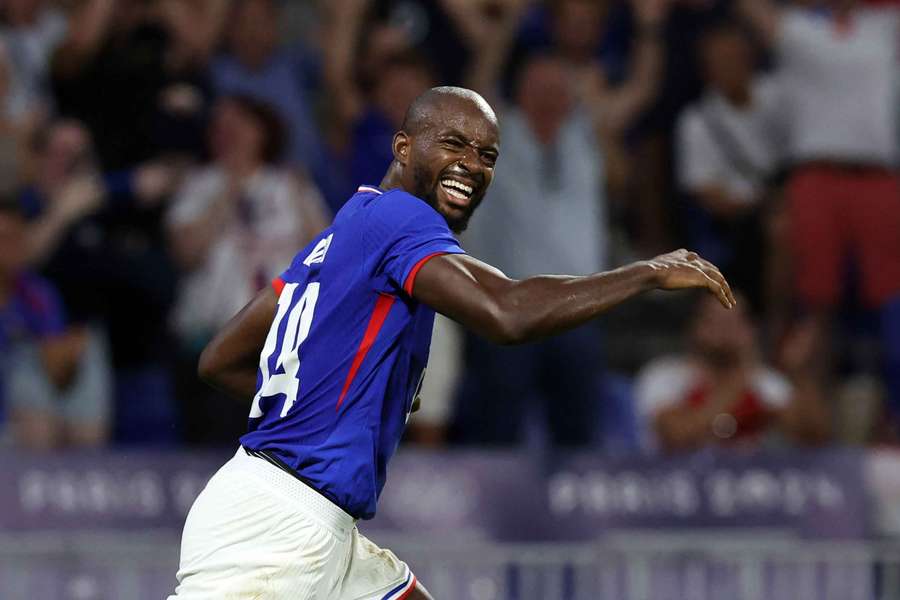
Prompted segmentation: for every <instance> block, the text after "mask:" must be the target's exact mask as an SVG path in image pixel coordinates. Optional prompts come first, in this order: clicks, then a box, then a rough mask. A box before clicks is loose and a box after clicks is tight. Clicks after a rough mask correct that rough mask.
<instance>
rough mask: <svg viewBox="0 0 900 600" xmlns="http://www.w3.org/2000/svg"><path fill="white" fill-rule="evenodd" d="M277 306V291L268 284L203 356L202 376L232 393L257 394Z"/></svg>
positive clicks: (243, 396) (237, 395) (246, 397)
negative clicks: (267, 337)
mask: <svg viewBox="0 0 900 600" xmlns="http://www.w3.org/2000/svg"><path fill="white" fill-rule="evenodd" d="M277 305H278V297H277V296H276V295H275V290H273V289H272V288H271V287H269V286H266V287H265V288H264V289H262V290H261V291H260V292H259V293H258V294H257V295H256V297H254V298H253V300H251V301H250V303H249V304H247V306H245V307H244V308H243V309H241V312H239V313H238V314H236V315H235V316H234V317H232V319H231V320H230V321H229V322H228V323H226V324H225V327H223V328H222V330H221V331H219V333H218V334H216V337H214V338H213V340H212V341H211V342H210V343H209V344H208V345H207V346H206V348H205V349H204V350H203V354H201V355H200V364H199V366H198V368H197V373H198V374H199V375H200V378H201V379H203V380H204V381H205V382H206V383H208V384H210V385H211V386H213V387H215V388H217V389H220V390H222V391H223V392H225V393H227V394H228V395H230V396H234V397H235V398H237V399H239V400H248V401H249V400H250V399H251V398H252V397H253V394H254V393H256V372H257V369H258V367H259V355H260V353H261V352H262V349H263V345H264V344H265V342H266V336H267V335H268V333H269V328H270V327H271V326H272V320H273V319H274V318H275V308H276V306H277Z"/></svg>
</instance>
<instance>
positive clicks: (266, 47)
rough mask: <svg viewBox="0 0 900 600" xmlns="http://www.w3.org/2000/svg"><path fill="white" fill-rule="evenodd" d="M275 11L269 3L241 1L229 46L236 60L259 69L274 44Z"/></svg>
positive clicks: (267, 0)
mask: <svg viewBox="0 0 900 600" xmlns="http://www.w3.org/2000/svg"><path fill="white" fill-rule="evenodd" d="M277 31H278V11H277V8H276V6H275V5H274V3H273V2H272V1H271V0H243V2H241V3H240V4H239V5H238V6H237V8H236V9H235V13H234V20H233V21H232V24H231V31H230V32H229V40H228V41H229V45H230V49H231V51H232V52H233V53H234V54H235V56H237V58H238V60H240V61H241V62H243V63H244V64H245V65H246V66H248V67H250V68H259V67H260V66H262V65H263V64H264V63H265V62H266V60H268V58H269V57H270V56H271V55H272V53H273V52H274V51H275V47H276V45H277V37H276V33H277Z"/></svg>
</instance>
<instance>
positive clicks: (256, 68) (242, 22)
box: [211, 0, 329, 187]
mask: <svg viewBox="0 0 900 600" xmlns="http://www.w3.org/2000/svg"><path fill="white" fill-rule="evenodd" d="M281 12H282V7H281V6H280V5H279V3H278V2H277V1H276V0H238V1H237V2H235V3H234V4H233V6H232V11H231V18H230V23H229V27H228V35H227V38H226V40H227V45H226V48H227V51H226V52H224V53H223V54H221V55H220V56H219V57H217V58H216V59H215V60H214V61H213V63H212V69H211V72H212V79H213V86H214V88H215V92H216V94H217V95H220V96H221V95H229V94H244V95H247V96H251V97H253V98H256V99H257V100H260V101H263V102H266V103H268V104H270V105H272V106H273V107H275V108H276V109H277V110H278V112H279V117H280V118H281V120H282V121H283V122H284V123H286V124H287V125H288V130H289V132H290V134H289V137H288V148H287V156H286V158H287V159H288V160H289V161H290V163H291V165H292V166H295V167H299V168H302V169H304V170H308V171H309V172H310V173H312V175H313V177H314V179H315V181H316V183H317V184H319V186H320V187H323V184H324V185H325V186H328V185H329V171H328V165H327V164H326V161H325V155H324V152H323V142H324V140H323V139H322V135H321V133H320V131H319V127H318V124H317V123H316V121H315V118H314V117H315V115H314V103H315V101H316V97H315V94H316V89H315V87H314V86H315V84H316V83H317V75H318V72H317V71H318V64H317V60H316V58H317V57H315V56H314V55H313V53H312V51H311V50H310V49H309V48H307V47H306V46H305V45H302V44H299V43H297V44H292V45H291V46H287V47H283V46H281V45H280V44H279V40H278V27H279V22H280V19H281Z"/></svg>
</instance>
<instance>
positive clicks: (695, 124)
mask: <svg viewBox="0 0 900 600" xmlns="http://www.w3.org/2000/svg"><path fill="white" fill-rule="evenodd" d="M698 49H699V55H700V64H701V66H702V68H703V75H704V80H705V81H706V89H705V91H704V94H703V96H702V97H701V98H700V99H699V100H698V101H697V102H695V103H694V104H692V105H690V106H689V107H688V108H686V109H685V111H684V112H683V113H682V115H681V117H680V118H679V121H678V127H677V139H676V148H675V155H676V159H677V160H678V183H679V185H680V187H681V190H682V191H683V192H684V193H685V194H687V196H688V200H689V204H688V207H689V210H688V215H687V217H688V219H687V221H688V227H689V229H690V234H691V235H690V238H691V239H690V242H691V247H692V248H694V249H696V250H697V252H699V253H700V254H701V255H702V256H705V257H708V259H709V260H711V261H714V262H715V263H716V264H717V265H720V267H721V268H722V269H723V273H725V275H726V276H727V277H728V279H729V281H730V282H731V283H732V285H734V286H735V287H738V288H741V289H743V290H744V292H745V293H747V294H748V296H749V298H750V301H751V303H752V304H753V305H754V306H755V307H757V308H759V307H760V304H761V296H762V289H761V288H762V285H763V270H764V268H765V266H766V264H767V261H766V258H767V255H768V254H769V251H768V249H767V244H766V243H765V241H764V235H763V225H764V224H763V219H764V216H765V213H766V203H767V201H768V200H771V198H770V195H771V194H772V184H773V179H774V176H775V174H776V172H777V170H778V168H779V163H780V160H781V148H782V147H783V146H782V140H781V139H780V135H779V134H780V132H781V131H782V129H781V123H779V116H780V109H781V104H780V99H779V97H778V88H777V86H776V82H775V81H773V80H772V79H771V78H768V77H762V76H760V77H757V76H756V75H755V74H754V68H755V63H756V59H755V56H754V51H753V47H752V46H751V44H750V42H749V40H748V39H747V38H746V36H745V34H744V33H743V31H742V30H741V29H740V28H738V27H737V26H736V25H734V24H731V23H722V24H718V25H715V26H713V27H712V28H710V29H709V30H707V31H706V32H705V34H704V35H703V37H702V38H701V39H700V42H699V45H698Z"/></svg>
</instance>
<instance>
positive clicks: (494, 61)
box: [0, 0, 900, 452]
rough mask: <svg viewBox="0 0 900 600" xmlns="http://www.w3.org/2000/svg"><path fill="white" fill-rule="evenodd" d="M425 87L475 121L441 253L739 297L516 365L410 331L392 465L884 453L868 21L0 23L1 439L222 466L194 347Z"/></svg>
mask: <svg viewBox="0 0 900 600" xmlns="http://www.w3.org/2000/svg"><path fill="white" fill-rule="evenodd" d="M434 85H463V86H467V87H471V88H473V89H476V90H477V91H479V92H480V93H482V94H483V95H484V96H485V97H486V98H487V99H488V100H489V101H490V102H491V103H492V105H493V106H494V107H495V109H496V110H497V112H498V115H499V117H500V124H501V137H502V152H501V157H500V160H499V163H498V166H497V171H496V175H495V179H494V183H493V186H492V188H491V190H490V191H489V192H488V195H487V197H486V200H485V202H484V204H483V205H482V207H481V208H480V209H479V211H478V213H477V214H476V216H475V218H474V219H473V220H472V223H471V226H470V228H469V230H468V231H466V232H465V233H464V234H463V236H462V242H463V246H464V247H465V248H466V249H467V251H468V252H470V253H471V254H473V255H474V256H476V257H479V258H482V259H483V260H486V261H487V262H489V263H491V264H494V265H496V266H497V267H499V268H501V269H502V270H503V271H504V272H506V273H507V274H508V275H510V276H512V277H524V276H527V275H530V274H537V273H570V274H587V273H591V272H596V271H599V270H604V269H607V268H612V267H615V266H618V265H620V264H624V263H626V262H630V261H632V260H640V259H643V258H649V257H651V256H653V255H655V254H657V253H660V252H663V251H667V250H670V249H674V248H676V247H680V246H684V247H690V248H692V249H694V250H696V251H698V252H700V253H701V254H702V255H703V256H705V257H706V258H708V259H710V260H711V261H713V262H715V263H716V264H718V265H720V266H721V268H722V271H723V272H724V273H725V275H726V276H727V277H728V278H729V280H730V281H731V282H732V285H733V287H735V288H736V289H737V290H738V291H739V294H740V298H741V301H740V303H739V306H738V308H737V309H736V310H733V311H725V310H724V309H722V308H721V307H719V306H718V305H717V304H716V303H715V302H714V301H710V300H709V299H708V298H705V297H701V296H694V295H690V294H666V293H662V292H659V293H654V294H648V295H646V296H643V297H641V298H640V299H639V300H638V301H636V302H633V303H630V304H629V305H627V306H623V307H620V308H619V309H616V310H615V311H613V312H612V313H611V314H610V315H608V316H607V317H606V318H604V319H602V320H601V321H599V322H598V323H596V324H594V325H593V326H590V327H584V328H581V329H578V330H575V331H572V332H570V333H568V334H565V335H562V336H559V337H557V338H554V339H549V340H546V341H544V342H540V343H536V344H532V345H526V346H521V347H514V348H499V347H496V346H492V345H490V344H488V343H487V342H485V341H483V340H480V339H478V338H475V337H473V336H470V335H469V334H467V333H466V332H464V331H462V330H461V329H460V328H458V326H456V325H455V324H453V323H452V322H450V321H448V320H445V319H442V318H440V319H438V321H437V322H436V326H435V327H436V333H435V340H434V344H433V348H432V356H431V362H430V365H429V369H428V373H427V375H426V379H425V383H424V387H423V391H422V409H421V411H420V412H419V413H417V414H415V415H414V416H413V418H412V419H411V421H410V432H409V436H408V438H409V441H410V442H411V443H418V444H423V445H429V446H443V445H447V444H478V445H491V446H515V447H523V446H526V447H527V446H537V447H546V446H553V447H557V446H576V447H589V448H595V449H598V450H602V451H606V452H637V451H644V452H677V451H682V450H690V449H696V448H700V447H704V446H708V445H713V444H721V445H726V446H737V447H748V446H749V447H775V448H784V447H792V446H794V447H796V446H810V445H822V444H875V443H897V441H898V439H900V180H898V160H900V1H895V0H880V1H876V0H871V1H864V0H795V1H788V2H775V1H774V0H546V1H538V0H328V1H325V0H320V1H315V0H58V1H53V0H3V1H2V2H0V130H2V136H0V431H2V432H3V433H2V436H0V439H2V443H4V444H9V445H16V446H20V447H26V448H37V449H56V448H63V447H72V446H102V445H107V444H117V445H124V444H132V445H144V446H170V447H172V446H175V447H177V446H185V445H191V446H197V445H212V446H227V445H231V444H234V440H235V439H236V437H237V436H238V435H239V434H240V433H241V432H242V431H243V429H244V427H245V425H246V418H247V414H248V411H249V399H248V402H246V403H240V402H235V401H234V400H229V399H227V398H225V397H222V396H221V395H219V394H218V393H216V392H215V391H213V390H211V389H209V388H208V387H206V386H205V385H203V384H202V383H201V382H199V380H198V379H197V376H196V364H197V358H198V356H199V354H200V351H201V350H202V349H203V347H204V345H205V344H206V343H207V342H208V341H209V340H210V339H211V337H212V336H213V335H214V334H215V332H216V331H217V329H218V328H219V327H221V326H222V325H223V324H224V323H225V322H226V321H227V320H228V319H229V318H230V317H231V316H232V315H233V314H234V313H236V312H237V311H238V310H239V309H240V308H241V307H242V306H243V305H244V303H245V302H246V301H247V300H248V299H249V298H250V297H252V295H253V294H254V293H255V292H256V291H257V290H258V289H260V288H262V287H264V286H265V285H267V284H268V283H269V282H270V281H271V280H272V279H273V278H274V277H275V276H277V275H278V274H279V273H280V272H281V271H282V270H283V269H284V268H285V267H286V266H287V265H288V264H289V262H290V260H291V258H292V257H293V255H294V254H295V253H296V252H297V251H298V250H299V249H300V248H302V247H303V246H305V245H306V244H307V242H308V241H309V240H310V239H311V238H312V237H313V236H315V235H316V234H317V233H318V232H319V231H321V230H322V229H323V228H324V227H326V226H327V225H328V224H329V222H330V220H331V217H332V215H333V214H334V213H335V212H336V211H338V210H339V209H340V207H341V205H342V203H343V202H344V201H346V200H347V199H348V198H349V196H350V195H351V194H352V193H353V192H354V191H355V189H356V187H357V186H358V185H361V184H369V185H377V184H378V183H379V182H380V181H381V178H382V175H383V174H384V172H385V170H386V168H387V166H388V164H389V163H390V161H391V143H390V142H391V137H392V135H393V133H394V131H395V130H396V129H398V128H399V126H400V123H401V122H402V119H403V115H404V112H405V110H406V107H407V106H408V104H409V102H410V101H411V100H412V99H413V98H415V97H416V96H417V95H418V94H419V93H421V92H422V91H424V90H425V89H427V88H429V87H431V86H434Z"/></svg>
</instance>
